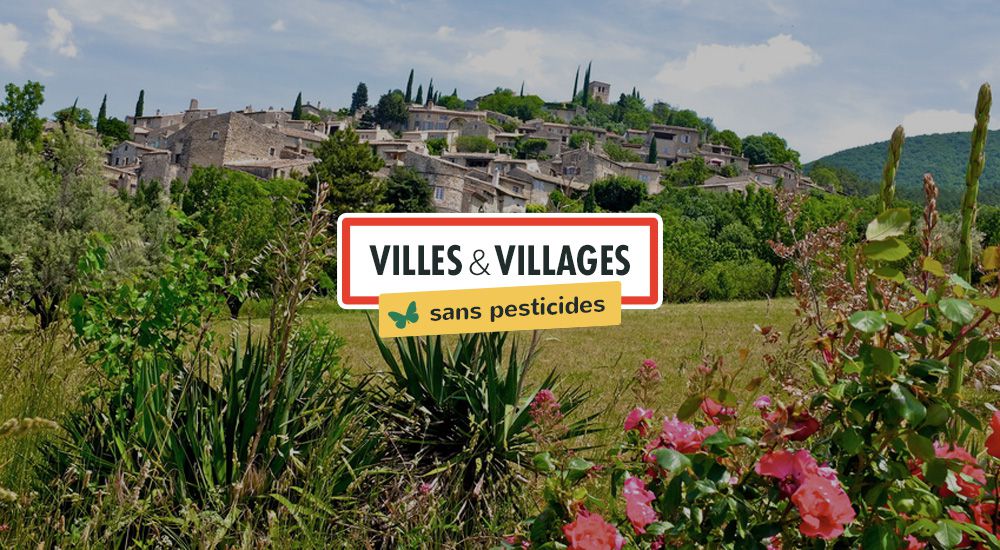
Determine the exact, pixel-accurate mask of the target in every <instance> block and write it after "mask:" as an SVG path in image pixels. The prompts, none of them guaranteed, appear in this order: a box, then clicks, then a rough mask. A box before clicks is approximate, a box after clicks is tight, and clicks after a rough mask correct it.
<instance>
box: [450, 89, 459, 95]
mask: <svg viewBox="0 0 1000 550" xmlns="http://www.w3.org/2000/svg"><path fill="white" fill-rule="evenodd" d="M451 97H458V88H455V89H454V90H452V91H451Z"/></svg>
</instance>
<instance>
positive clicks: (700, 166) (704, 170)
mask: <svg viewBox="0 0 1000 550" xmlns="http://www.w3.org/2000/svg"><path fill="white" fill-rule="evenodd" d="M711 176H712V171H711V170H709V169H708V166H707V165H706V164H705V159H703V158H701V157H695V158H693V159H691V160H685V161H683V162H678V163H675V164H673V165H671V166H670V168H667V169H666V170H664V172H663V178H662V180H661V181H662V182H663V183H664V184H667V183H669V184H671V185H674V186H675V187H690V186H695V185H701V184H702V183H704V182H705V180H707V179H708V178H710V177H711Z"/></svg>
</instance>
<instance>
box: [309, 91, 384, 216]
mask: <svg viewBox="0 0 1000 550" xmlns="http://www.w3.org/2000/svg"><path fill="white" fill-rule="evenodd" d="M402 97H403V94H402V93H399V98H400V99H402ZM313 154H314V155H316V158H317V159H318V160H319V162H317V163H316V164H314V165H313V167H312V171H311V174H312V176H314V177H315V178H317V179H318V180H319V181H321V182H323V183H326V184H328V185H329V186H330V194H329V197H328V199H327V201H328V204H329V206H330V209H331V211H332V212H333V215H334V216H340V215H341V214H346V213H348V212H377V211H379V210H381V208H380V201H381V199H382V187H381V185H379V182H378V181H376V180H375V172H377V171H378V170H380V169H381V168H382V159H380V158H379V157H378V155H376V154H375V151H374V150H373V149H372V148H371V146H369V145H368V144H367V143H361V142H360V141H359V140H358V134H357V133H356V132H355V131H354V130H352V129H350V128H348V129H346V130H342V131H340V132H336V133H334V134H333V135H331V136H330V137H329V138H328V139H327V140H326V141H324V142H323V143H320V144H319V145H318V146H317V147H316V149H314V150H313Z"/></svg>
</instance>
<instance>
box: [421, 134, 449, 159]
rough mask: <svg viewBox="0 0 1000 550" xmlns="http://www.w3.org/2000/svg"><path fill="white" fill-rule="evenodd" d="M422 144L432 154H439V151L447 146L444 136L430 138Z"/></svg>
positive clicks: (441, 151) (442, 150)
mask: <svg viewBox="0 0 1000 550" xmlns="http://www.w3.org/2000/svg"><path fill="white" fill-rule="evenodd" d="M424 144H425V145H427V152H428V153H430V154H432V155H434V156H441V153H443V152H444V150H445V149H447V148H448V140H447V139H445V138H431V139H429V140H427V141H425V142H424Z"/></svg>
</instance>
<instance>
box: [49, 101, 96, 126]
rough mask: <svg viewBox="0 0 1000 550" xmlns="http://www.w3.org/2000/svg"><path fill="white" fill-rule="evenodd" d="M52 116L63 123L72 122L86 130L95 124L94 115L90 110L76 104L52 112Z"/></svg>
mask: <svg viewBox="0 0 1000 550" xmlns="http://www.w3.org/2000/svg"><path fill="white" fill-rule="evenodd" d="M52 118H53V119H55V121H56V122H59V123H61V124H65V123H70V124H73V125H75V126H76V127H77V128H82V129H84V130H87V129H90V128H93V126H94V115H92V114H91V113H90V110H89V109H84V108H79V107H76V106H71V107H66V108H65V109H60V110H58V111H56V112H54V113H52Z"/></svg>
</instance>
